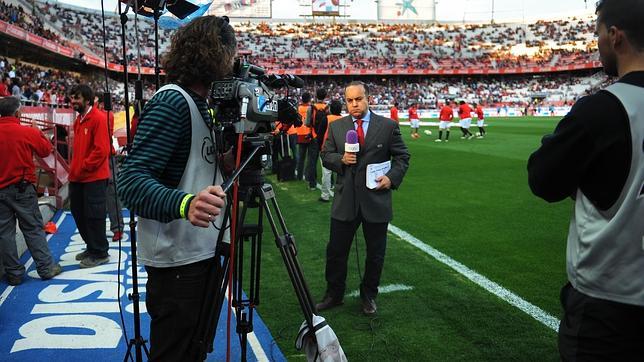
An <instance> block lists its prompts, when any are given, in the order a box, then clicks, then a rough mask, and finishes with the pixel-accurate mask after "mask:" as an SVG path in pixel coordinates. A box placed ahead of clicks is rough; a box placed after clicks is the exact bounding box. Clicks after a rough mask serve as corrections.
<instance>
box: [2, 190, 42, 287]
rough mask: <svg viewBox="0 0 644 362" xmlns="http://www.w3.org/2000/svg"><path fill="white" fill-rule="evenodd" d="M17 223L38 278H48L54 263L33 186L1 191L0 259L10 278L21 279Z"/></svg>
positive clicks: (21, 266)
mask: <svg viewBox="0 0 644 362" xmlns="http://www.w3.org/2000/svg"><path fill="white" fill-rule="evenodd" d="M16 219H17V220H18V224H19V225H20V230H21V231H22V234H23V235H24V237H25V242H26V244H27V248H28V249H29V252H30V253H31V256H32V257H33V258H34V262H35V263H36V270H37V271H38V275H41V276H42V275H48V274H49V273H50V271H51V267H52V265H53V263H54V261H53V258H52V256H51V251H50V250H49V245H48V244H47V239H46V238H45V232H44V231H43V220H42V215H41V214H40V209H39V208H38V196H37V195H36V190H35V189H34V187H33V186H32V185H31V184H29V185H26V187H25V188H24V190H21V189H20V188H19V187H18V186H17V185H11V186H7V187H5V188H2V189H0V259H2V261H3V263H4V268H5V272H6V273H7V274H11V275H12V276H16V277H20V276H22V275H24V274H25V267H24V266H23V265H22V264H20V258H19V256H18V248H17V246H16ZM0 274H2V273H0Z"/></svg>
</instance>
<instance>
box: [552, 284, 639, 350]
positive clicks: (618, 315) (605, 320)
mask: <svg viewBox="0 0 644 362" xmlns="http://www.w3.org/2000/svg"><path fill="white" fill-rule="evenodd" d="M561 305H562V307H563V309H564V315H563V318H562V319H561V323H560V325H559V354H560V356H561V360H562V361H643V360H644V343H643V342H644V307H640V306H635V305H629V304H623V303H617V302H612V301H608V300H603V299H597V298H593V297H590V296H588V295H585V294H583V293H581V292H579V291H577V290H576V289H575V288H573V286H572V285H571V284H570V283H568V284H566V285H565V286H564V287H563V288H562V289H561Z"/></svg>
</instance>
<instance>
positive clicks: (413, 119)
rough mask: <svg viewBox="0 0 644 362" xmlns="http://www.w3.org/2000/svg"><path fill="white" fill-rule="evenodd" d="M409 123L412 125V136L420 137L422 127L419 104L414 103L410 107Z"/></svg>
mask: <svg viewBox="0 0 644 362" xmlns="http://www.w3.org/2000/svg"><path fill="white" fill-rule="evenodd" d="M408 113H409V124H410V125H411V138H414V139H416V138H420V135H419V134H418V128H419V127H420V119H419V118H418V105H417V104H416V103H412V104H411V107H409V111H408Z"/></svg>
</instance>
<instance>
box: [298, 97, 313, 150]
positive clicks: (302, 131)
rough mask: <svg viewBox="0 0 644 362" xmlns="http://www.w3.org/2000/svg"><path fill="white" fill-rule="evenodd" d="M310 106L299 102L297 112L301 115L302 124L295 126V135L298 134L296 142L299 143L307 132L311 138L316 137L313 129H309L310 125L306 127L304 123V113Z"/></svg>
mask: <svg viewBox="0 0 644 362" xmlns="http://www.w3.org/2000/svg"><path fill="white" fill-rule="evenodd" d="M310 107H311V105H310V104H308V103H307V104H300V106H299V107H298V108H297V112H298V113H299V114H300V116H302V125H301V126H299V127H297V136H298V143H301V138H303V137H305V136H306V135H308V134H312V136H313V138H315V137H316V134H315V131H314V130H312V129H311V127H307V126H305V125H304V124H305V123H306V113H307V112H308V111H309V108H310Z"/></svg>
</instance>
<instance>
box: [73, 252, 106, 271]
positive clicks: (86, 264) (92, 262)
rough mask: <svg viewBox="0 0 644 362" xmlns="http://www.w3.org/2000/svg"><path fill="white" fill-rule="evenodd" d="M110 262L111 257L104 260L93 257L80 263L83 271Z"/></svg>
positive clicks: (103, 258)
mask: <svg viewBox="0 0 644 362" xmlns="http://www.w3.org/2000/svg"><path fill="white" fill-rule="evenodd" d="M109 261H110V256H109V255H108V256H104V257H102V258H95V257H93V256H89V255H88V256H87V257H85V259H83V260H81V262H80V268H81V269H86V268H93V267H96V266H99V265H103V264H107V263H108V262H109Z"/></svg>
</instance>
